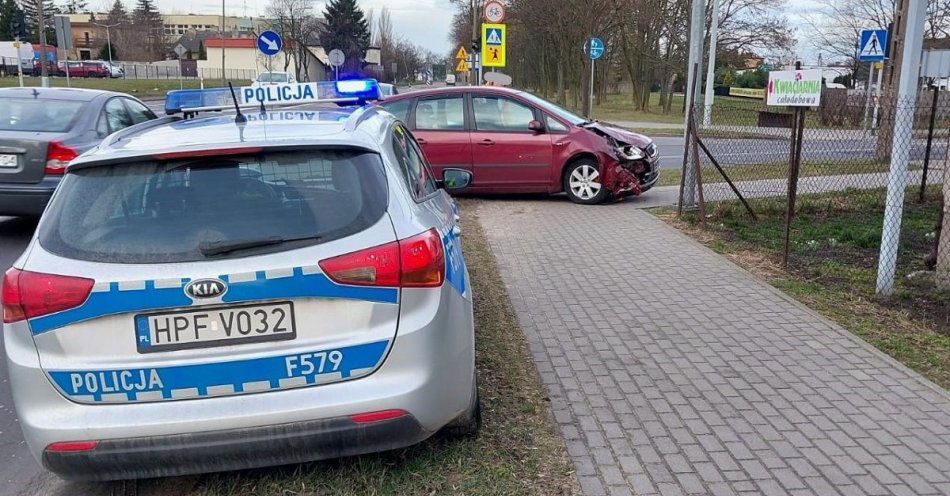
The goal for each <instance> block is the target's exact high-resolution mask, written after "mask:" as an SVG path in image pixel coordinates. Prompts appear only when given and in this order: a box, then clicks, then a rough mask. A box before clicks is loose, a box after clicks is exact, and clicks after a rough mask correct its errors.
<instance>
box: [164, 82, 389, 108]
mask: <svg viewBox="0 0 950 496" xmlns="http://www.w3.org/2000/svg"><path fill="white" fill-rule="evenodd" d="M381 97H382V95H381V92H380V89H379V83H377V81H376V80H375V79H353V80H344V81H319V82H311V83H283V84H273V85H260V86H244V87H240V88H233V87H228V88H209V89H200V90H199V89H190V90H172V91H169V92H168V94H167V96H166V97H165V113H166V114H168V115H173V114H178V113H183V114H185V115H186V116H188V115H190V114H195V113H197V112H202V111H207V110H225V109H230V108H234V109H235V110H236V111H237V112H238V113H239V114H240V109H242V108H253V107H258V106H260V107H262V109H263V108H265V107H281V106H288V105H300V104H305V103H347V104H354V105H363V104H365V103H366V102H368V101H371V100H379V99H381Z"/></svg>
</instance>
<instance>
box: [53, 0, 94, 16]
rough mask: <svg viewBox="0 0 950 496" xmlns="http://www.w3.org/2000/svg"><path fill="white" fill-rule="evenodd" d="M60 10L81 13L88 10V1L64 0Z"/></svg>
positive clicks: (65, 12) (67, 12)
mask: <svg viewBox="0 0 950 496" xmlns="http://www.w3.org/2000/svg"><path fill="white" fill-rule="evenodd" d="M60 10H62V11H63V13H64V14H82V13H83V12H87V11H88V10H89V3H88V2H86V0H66V2H65V3H63V6H62V8H61V9H60Z"/></svg>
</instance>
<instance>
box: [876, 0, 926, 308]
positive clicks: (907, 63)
mask: <svg viewBox="0 0 950 496" xmlns="http://www.w3.org/2000/svg"><path fill="white" fill-rule="evenodd" d="M902 8H903V9H904V25H905V28H904V30H903V32H902V35H903V46H902V47H901V55H900V57H901V58H900V68H899V70H900V77H899V78H898V81H897V92H896V93H895V95H894V98H893V99H892V101H893V103H894V112H893V114H894V128H893V131H892V134H891V139H892V142H891V154H890V155H891V168H890V172H889V173H888V175H887V198H886V199H885V201H884V226H883V228H882V230H881V231H882V232H881V254H880V257H879V259H878V266H877V288H876V289H877V293H878V294H880V295H885V296H889V295H891V294H893V293H894V274H895V272H896V270H897V247H898V244H899V242H900V234H901V218H902V216H903V213H904V189H905V188H906V187H907V163H908V161H909V159H910V146H909V145H908V143H910V142H912V141H913V136H912V134H913V127H914V111H915V109H916V105H915V104H916V102H917V90H918V88H917V86H918V73H919V70H920V51H921V48H922V47H923V42H924V23H925V22H926V20H927V0H903V2H902Z"/></svg>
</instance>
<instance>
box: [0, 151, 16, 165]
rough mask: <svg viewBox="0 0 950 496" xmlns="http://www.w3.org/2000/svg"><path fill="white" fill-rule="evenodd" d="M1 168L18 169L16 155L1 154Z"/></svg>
mask: <svg viewBox="0 0 950 496" xmlns="http://www.w3.org/2000/svg"><path fill="white" fill-rule="evenodd" d="M0 167H16V155H9V154H5V153H0Z"/></svg>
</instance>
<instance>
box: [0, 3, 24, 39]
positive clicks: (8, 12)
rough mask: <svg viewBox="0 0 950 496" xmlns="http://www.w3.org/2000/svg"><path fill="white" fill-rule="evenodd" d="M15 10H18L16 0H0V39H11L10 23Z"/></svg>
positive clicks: (14, 15) (15, 13)
mask: <svg viewBox="0 0 950 496" xmlns="http://www.w3.org/2000/svg"><path fill="white" fill-rule="evenodd" d="M17 12H20V6H19V5H17V3H16V0H0V40H12V39H13V31H12V30H11V24H12V23H13V18H14V17H16V15H17Z"/></svg>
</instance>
